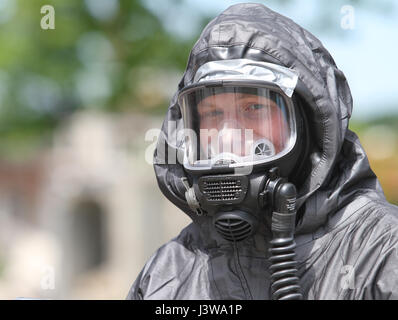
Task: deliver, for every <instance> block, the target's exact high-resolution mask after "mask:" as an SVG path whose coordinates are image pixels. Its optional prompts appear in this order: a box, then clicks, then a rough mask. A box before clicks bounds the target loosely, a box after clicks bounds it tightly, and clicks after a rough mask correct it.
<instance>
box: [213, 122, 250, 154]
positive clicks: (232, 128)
mask: <svg viewBox="0 0 398 320" xmlns="http://www.w3.org/2000/svg"><path fill="white" fill-rule="evenodd" d="M243 131H244V128H243V127H242V125H241V124H240V123H239V122H238V121H236V120H233V121H227V122H224V124H223V126H222V127H221V129H220V130H219V134H218V142H219V145H220V147H221V148H222V150H223V152H232V151H235V152H238V151H239V150H237V148H240V147H241V142H242V134H243ZM238 153H239V152H238Z"/></svg>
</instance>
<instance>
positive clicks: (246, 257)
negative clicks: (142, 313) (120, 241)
mask: <svg viewBox="0 0 398 320" xmlns="http://www.w3.org/2000/svg"><path fill="white" fill-rule="evenodd" d="M224 59H251V60H256V61H264V62H269V63H274V64H279V65H281V66H283V67H286V68H290V69H292V70H294V71H295V72H296V73H297V74H298V77H299V79H298V83H297V87H296V89H295V93H296V94H298V95H299V96H300V97H301V99H302V100H303V102H304V103H303V104H304V111H305V113H306V115H307V118H308V120H309V130H310V137H311V139H312V144H311V149H310V155H309V157H308V160H307V161H306V164H305V165H306V169H307V170H305V171H303V172H308V174H307V175H306V178H305V179H304V180H305V181H304V183H303V184H302V185H300V186H298V196H299V198H298V206H299V208H300V209H299V220H298V222H297V226H296V235H295V241H296V244H297V247H296V261H297V263H298V265H297V268H298V277H299V279H300V285H301V289H302V293H303V297H304V298H305V299H387V298H394V299H398V271H397V268H396V266H397V264H398V254H397V252H398V249H397V248H398V237H397V234H398V227H397V226H398V209H397V207H396V206H393V205H391V204H389V203H388V202H387V201H386V199H385V197H384V194H383V191H382V189H381V186H380V184H379V182H378V180H377V177H376V176H375V174H374V173H373V172H372V170H371V168H370V166H369V162H368V159H367V157H366V154H365V152H364V150H363V148H362V146H361V144H360V142H359V139H358V137H357V136H356V135H355V134H354V133H353V132H351V131H350V130H348V120H349V118H350V116H351V111H352V98H351V94H350V89H349V87H348V84H347V81H346V78H345V77H344V75H343V73H342V72H341V71H340V70H339V69H338V68H337V67H336V64H335V63H334V61H333V59H332V57H331V56H330V54H329V53H328V51H327V50H326V49H325V48H324V47H323V46H322V44H321V43H320V41H319V40H317V39H316V38H315V37H314V36H313V35H312V34H311V33H309V32H308V31H306V30H304V29H303V28H301V27H300V26H298V25H297V24H296V23H294V22H293V21H292V20H290V19H288V18H286V17H284V16H281V15H279V14H278V13H275V12H273V11H272V10H270V9H268V8H266V7H264V6H263V5H260V4H248V3H246V4H239V5H234V6H231V7H230V8H228V9H227V10H225V11H224V12H223V13H222V14H220V15H219V16H218V17H216V18H215V19H214V20H212V21H211V22H210V23H209V24H208V25H207V27H206V28H205V29H204V30H203V32H202V34H201V36H200V38H199V40H198V41H197V42H196V44H195V45H194V47H193V49H192V51H191V54H190V56H189V61H188V64H187V68H186V71H185V73H184V76H183V78H182V80H181V82H180V83H179V87H178V91H179V90H181V89H182V88H184V87H185V86H187V85H189V84H191V83H192V81H193V78H194V76H195V73H196V70H197V69H198V68H199V67H200V66H202V65H203V64H204V63H206V62H209V61H215V60H224ZM178 91H177V92H176V94H175V95H174V98H173V99H172V101H171V105H170V107H169V109H168V111H167V115H166V119H165V121H164V124H163V127H162V131H163V135H162V136H161V137H160V138H159V140H158V146H157V149H156V151H155V156H154V160H155V163H154V168H155V173H156V177H157V180H158V184H159V187H160V189H161V190H162V192H163V194H164V195H165V196H166V197H167V198H168V199H169V200H170V201H172V202H173V203H174V204H175V205H176V206H177V207H179V208H180V209H181V210H183V211H184V212H185V213H186V214H188V215H189V216H190V217H191V219H192V220H193V223H191V224H190V225H189V226H187V227H186V228H185V229H184V230H183V231H182V232H181V233H180V235H178V236H177V237H176V238H174V239H172V240H171V241H169V242H168V243H166V244H165V245H164V246H162V247H161V248H159V249H158V250H157V251H156V252H155V253H154V254H153V255H152V257H151V259H149V261H148V262H147V263H146V265H145V267H144V268H143V269H142V271H141V273H140V274H139V276H138V277H137V279H136V281H135V282H134V284H133V286H132V287H131V290H130V292H129V294H128V298H129V299H200V300H202V299H270V282H271V281H270V278H271V275H270V273H269V267H270V262H269V251H268V249H269V240H270V236H269V234H268V233H266V232H264V233H263V234H259V233H257V234H255V235H254V236H253V237H248V238H247V239H245V240H243V241H240V242H233V243H231V242H228V241H226V240H224V239H222V238H221V237H220V236H219V235H217V232H215V231H214V227H212V224H211V223H210V217H206V216H198V215H196V214H195V213H194V212H193V211H192V210H191V209H190V207H189V206H188V204H187V203H186V200H185V197H184V194H185V190H186V189H185V187H184V185H183V184H182V182H181V178H182V177H184V176H185V175H186V174H185V172H184V168H183V166H182V165H180V164H179V163H178V162H177V163H176V164H167V163H168V162H167V161H168V159H167V157H166V156H167V154H165V151H164V150H167V149H168V148H167V147H168V146H166V148H165V146H164V144H165V142H166V141H170V139H169V137H168V136H167V134H168V127H170V126H169V124H170V122H174V123H175V122H176V123H177V130H178V129H179V128H181V127H182V120H181V112H180V109H179V106H178V105H177V103H176V97H177V94H178ZM165 160H166V162H165Z"/></svg>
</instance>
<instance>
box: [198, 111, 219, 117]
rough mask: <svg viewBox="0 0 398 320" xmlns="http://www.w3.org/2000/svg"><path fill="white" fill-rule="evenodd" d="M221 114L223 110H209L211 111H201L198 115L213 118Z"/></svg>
mask: <svg viewBox="0 0 398 320" xmlns="http://www.w3.org/2000/svg"><path fill="white" fill-rule="evenodd" d="M222 114H223V112H222V111H220V110H211V111H206V112H203V113H202V114H201V116H200V117H201V118H215V117H218V116H221V115H222Z"/></svg>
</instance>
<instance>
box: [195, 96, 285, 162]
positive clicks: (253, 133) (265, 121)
mask: <svg viewBox="0 0 398 320" xmlns="http://www.w3.org/2000/svg"><path fill="white" fill-rule="evenodd" d="M198 112H199V117H200V132H201V139H200V141H201V147H202V149H203V150H209V147H210V146H211V148H212V150H217V151H216V153H221V152H232V153H234V154H236V155H239V156H247V155H250V154H251V153H252V147H253V145H254V143H255V142H256V141H258V140H260V139H267V140H269V141H271V142H272V143H273V145H274V147H275V153H278V152H280V151H282V149H283V146H284V145H285V142H286V137H288V136H289V131H288V130H289V127H288V124H287V121H286V119H285V117H284V115H283V113H282V111H281V109H280V108H279V107H278V105H277V104H276V103H275V102H274V101H272V100H270V99H268V98H266V97H264V96H258V95H254V94H248V93H219V94H216V95H213V96H208V97H206V98H205V99H203V100H201V101H200V103H199V104H198ZM215 148H218V149H215Z"/></svg>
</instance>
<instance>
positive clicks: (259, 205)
mask: <svg viewBox="0 0 398 320" xmlns="http://www.w3.org/2000/svg"><path fill="white" fill-rule="evenodd" d="M297 79H298V76H297V74H295V73H294V72H293V71H292V70H290V69H287V68H285V67H282V66H279V65H275V64H270V63H265V62H257V61H251V60H247V59H236V60H221V61H214V62H208V63H206V64H204V65H203V66H202V67H200V68H199V69H198V70H197V72H196V75H195V78H194V81H193V84H192V85H189V86H187V87H185V88H184V89H183V90H181V92H180V94H179V96H178V103H179V106H180V108H181V112H182V118H183V123H184V129H185V141H184V150H183V152H184V161H183V162H184V167H185V170H186V172H187V173H188V175H189V177H190V179H189V180H188V179H185V180H184V184H185V186H186V189H187V192H186V199H187V202H188V204H189V205H190V207H191V208H192V209H193V210H195V211H196V213H197V214H199V215H202V214H205V215H208V216H210V217H211V219H212V221H213V226H214V228H215V229H216V230H217V232H218V233H219V234H220V235H221V236H222V237H223V238H224V239H226V240H228V241H232V242H239V241H243V240H245V239H246V238H248V237H250V236H252V235H253V234H254V233H255V232H256V230H257V228H258V225H259V224H261V223H264V224H266V225H268V226H270V229H271V230H272V233H273V240H272V242H271V249H270V250H271V263H272V267H271V268H272V270H271V272H272V274H273V284H272V286H273V289H272V291H273V297H274V298H275V299H280V298H283V299H292V298H294V299H297V298H300V297H301V295H300V294H299V290H298V289H299V287H298V284H297V282H298V279H297V277H296V276H295V272H296V270H295V267H294V265H295V262H294V260H293V257H294V227H295V217H296V209H295V200H296V189H295V186H294V185H293V184H292V183H291V181H290V179H289V178H290V177H291V176H292V175H293V174H295V172H294V170H295V169H296V168H297V164H298V163H299V160H300V157H302V155H303V146H304V143H303V141H302V137H303V136H304V135H305V132H304V125H303V117H302V111H301V110H300V108H299V107H298V105H299V102H298V100H297V99H296V98H295V96H294V95H293V92H294V89H295V86H296V83H297ZM287 287H288V288H289V289H286V288H287Z"/></svg>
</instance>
